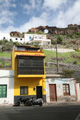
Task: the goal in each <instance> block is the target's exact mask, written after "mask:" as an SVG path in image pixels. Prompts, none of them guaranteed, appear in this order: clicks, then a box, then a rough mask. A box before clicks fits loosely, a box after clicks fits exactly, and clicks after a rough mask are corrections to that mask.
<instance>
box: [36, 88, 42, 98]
mask: <svg viewBox="0 0 80 120" xmlns="http://www.w3.org/2000/svg"><path fill="white" fill-rule="evenodd" d="M36 89H37V91H36V92H37V93H36V94H37V98H42V86H37V87H36Z"/></svg>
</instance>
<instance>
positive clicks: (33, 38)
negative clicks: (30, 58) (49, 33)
mask: <svg viewBox="0 0 80 120" xmlns="http://www.w3.org/2000/svg"><path fill="white" fill-rule="evenodd" d="M24 40H25V43H27V42H29V43H30V42H38V43H39V45H51V39H47V37H46V35H42V34H25V35H24Z"/></svg>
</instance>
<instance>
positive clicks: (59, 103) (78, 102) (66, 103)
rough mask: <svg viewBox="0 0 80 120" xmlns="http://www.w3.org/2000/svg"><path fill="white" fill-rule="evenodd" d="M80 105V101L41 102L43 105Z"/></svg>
mask: <svg viewBox="0 0 80 120" xmlns="http://www.w3.org/2000/svg"><path fill="white" fill-rule="evenodd" d="M62 105H80V101H74V102H51V103H43V106H62Z"/></svg>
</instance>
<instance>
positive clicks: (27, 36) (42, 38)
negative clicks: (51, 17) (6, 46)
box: [0, 33, 51, 45]
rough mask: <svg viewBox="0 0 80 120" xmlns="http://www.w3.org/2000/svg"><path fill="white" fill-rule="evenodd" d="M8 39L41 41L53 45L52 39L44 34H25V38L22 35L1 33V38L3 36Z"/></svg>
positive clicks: (0, 38) (40, 43)
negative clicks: (12, 35) (14, 35)
mask: <svg viewBox="0 0 80 120" xmlns="http://www.w3.org/2000/svg"><path fill="white" fill-rule="evenodd" d="M4 37H5V39H7V40H8V41H10V40H12V41H13V42H19V43H31V42H39V45H51V39H47V37H46V35H42V34H24V38H20V37H11V36H10V34H7V33H0V40H3V38H4Z"/></svg>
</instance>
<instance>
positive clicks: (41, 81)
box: [11, 49, 46, 101]
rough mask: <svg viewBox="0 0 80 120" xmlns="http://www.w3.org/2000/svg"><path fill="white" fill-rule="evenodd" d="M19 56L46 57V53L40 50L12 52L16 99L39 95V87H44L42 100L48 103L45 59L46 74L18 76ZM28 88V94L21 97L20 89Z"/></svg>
mask: <svg viewBox="0 0 80 120" xmlns="http://www.w3.org/2000/svg"><path fill="white" fill-rule="evenodd" d="M17 56H22V57H23V56H25V57H26V56H32V57H36V56H37V57H40V56H41V57H45V56H44V52H43V51H40V49H38V50H37V51H28V50H25V51H21V50H15V49H14V50H13V51H12V66H11V69H12V70H14V99H15V98H16V97H19V96H20V97H23V96H25V97H27V96H35V97H36V95H37V87H38V86H42V96H43V97H42V98H43V100H44V101H46V97H45V96H46V83H45V60H44V59H43V64H44V74H40V75H39V74H35V75H34V74H29V75H28V74H25V75H24V74H18V59H17ZM21 86H28V94H25V95H21V94H20V87H21Z"/></svg>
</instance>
